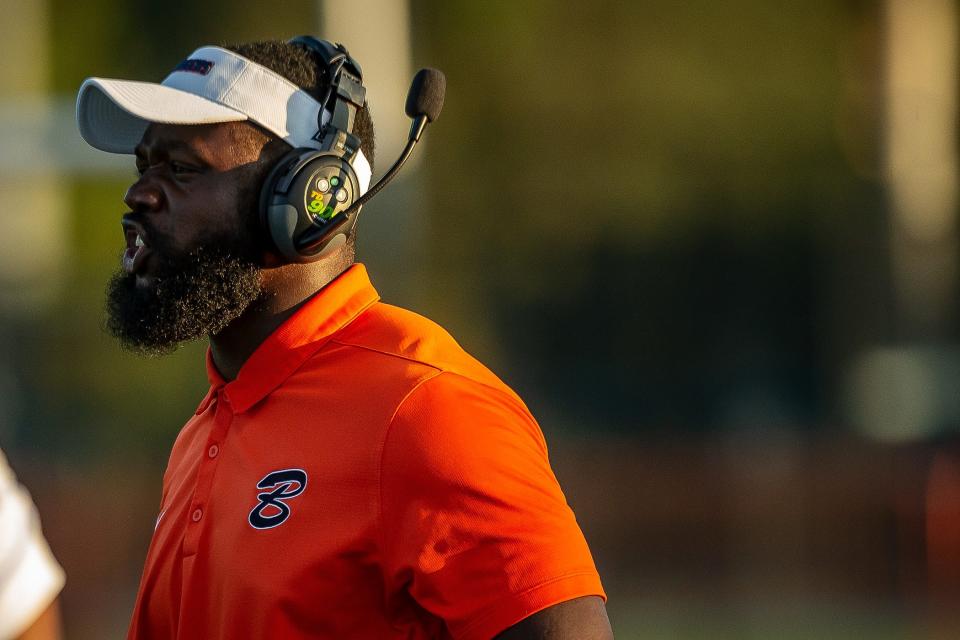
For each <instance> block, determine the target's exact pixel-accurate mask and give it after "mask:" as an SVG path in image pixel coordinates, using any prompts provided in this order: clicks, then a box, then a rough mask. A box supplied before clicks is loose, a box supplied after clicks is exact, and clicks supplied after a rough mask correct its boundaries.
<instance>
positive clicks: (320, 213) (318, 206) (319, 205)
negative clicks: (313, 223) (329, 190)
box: [307, 191, 336, 222]
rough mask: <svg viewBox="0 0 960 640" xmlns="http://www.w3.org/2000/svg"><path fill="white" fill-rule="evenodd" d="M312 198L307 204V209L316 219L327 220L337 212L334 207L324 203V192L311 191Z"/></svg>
mask: <svg viewBox="0 0 960 640" xmlns="http://www.w3.org/2000/svg"><path fill="white" fill-rule="evenodd" d="M310 198H311V200H310V202H309V203H308V204H307V211H309V212H310V213H311V214H312V215H313V218H314V219H315V220H316V219H320V220H323V221H324V222H326V221H328V220H330V218H332V217H333V216H334V215H335V214H336V209H334V207H332V206H330V205H325V204H324V203H323V194H321V193H320V192H319V191H311V192H310Z"/></svg>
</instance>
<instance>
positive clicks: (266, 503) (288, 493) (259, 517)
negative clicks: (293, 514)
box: [247, 469, 307, 529]
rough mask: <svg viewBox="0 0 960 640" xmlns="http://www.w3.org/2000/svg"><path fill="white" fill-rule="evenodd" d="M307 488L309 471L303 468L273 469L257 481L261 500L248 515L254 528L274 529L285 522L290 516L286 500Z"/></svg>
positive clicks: (258, 498) (258, 497) (258, 495)
mask: <svg viewBox="0 0 960 640" xmlns="http://www.w3.org/2000/svg"><path fill="white" fill-rule="evenodd" d="M306 488H307V472H306V471H304V470H303V469H281V470H280V471H272V472H270V473H268V474H267V475H265V476H264V477H263V480H261V481H260V482H258V483H257V489H264V490H265V491H264V492H263V493H258V494H257V500H259V501H260V502H259V503H258V504H257V506H255V507H254V508H253V510H252V511H251V512H250V515H249V516H248V517H247V522H249V523H250V526H251V527H253V528H254V529H272V528H273V527H276V526H278V525H281V524H283V523H284V522H285V521H286V519H287V518H289V517H290V507H289V506H288V505H287V503H286V501H287V500H290V499H291V498H296V497H297V496H298V495H300V494H301V493H303V490H304V489H306Z"/></svg>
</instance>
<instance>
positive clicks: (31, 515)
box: [0, 451, 64, 640]
mask: <svg viewBox="0 0 960 640" xmlns="http://www.w3.org/2000/svg"><path fill="white" fill-rule="evenodd" d="M63 583H64V575H63V569H61V568H60V565H58V564H57V561H56V560H55V559H54V557H53V554H52V553H51V552H50V547H49V546H48V545H47V541H46V540H44V538H43V533H42V532H41V531H40V519H39V517H38V516H37V510H36V508H35V507H34V506H33V502H32V501H31V500H30V495H29V494H28V493H27V491H26V489H24V488H23V487H22V486H21V485H20V484H19V483H18V482H17V478H16V476H14V474H13V470H12V469H10V467H9V465H7V459H6V457H5V456H4V455H3V452H2V451H0V640H8V639H10V638H16V639H17V640H55V639H56V638H59V637H60V608H59V604H58V602H57V594H59V593H60V590H61V589H63Z"/></svg>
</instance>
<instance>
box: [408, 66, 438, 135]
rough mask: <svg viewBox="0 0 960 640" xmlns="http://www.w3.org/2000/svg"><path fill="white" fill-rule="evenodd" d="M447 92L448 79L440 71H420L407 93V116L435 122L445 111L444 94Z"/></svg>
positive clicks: (414, 77)
mask: <svg viewBox="0 0 960 640" xmlns="http://www.w3.org/2000/svg"><path fill="white" fill-rule="evenodd" d="M446 91H447V77H446V76H445V75H443V72H442V71H440V70H438V69H420V71H417V75H415V76H413V82H411V83H410V92H409V93H407V116H408V117H410V118H416V117H417V116H427V120H429V121H430V122H433V121H434V120H436V119H437V116H439V115H440V110H441V109H443V94H444V93H446Z"/></svg>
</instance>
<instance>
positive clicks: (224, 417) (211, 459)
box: [183, 389, 233, 557]
mask: <svg viewBox="0 0 960 640" xmlns="http://www.w3.org/2000/svg"><path fill="white" fill-rule="evenodd" d="M214 402H215V403H216V413H215V414H214V419H213V422H214V425H213V429H212V430H211V431H210V435H209V436H208V437H207V442H206V445H205V446H204V448H203V449H202V450H201V451H200V452H199V454H200V468H199V470H198V472H197V485H196V487H195V489H194V491H193V497H192V498H191V500H190V508H189V509H187V526H186V528H187V531H186V534H185V535H184V537H183V555H184V556H185V557H186V556H192V555H194V554H195V553H196V552H197V548H198V546H199V541H200V536H201V534H202V533H203V531H204V529H205V528H206V523H207V521H208V520H209V516H208V511H209V508H210V490H211V488H212V487H213V476H214V474H215V473H216V470H217V463H218V462H219V460H220V452H221V449H222V448H223V443H224V440H226V437H227V432H228V430H229V429H230V424H231V423H232V422H233V409H232V408H231V406H230V398H229V397H228V396H227V394H226V393H225V392H224V390H223V389H219V390H218V391H217V394H216V397H215V399H214Z"/></svg>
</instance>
